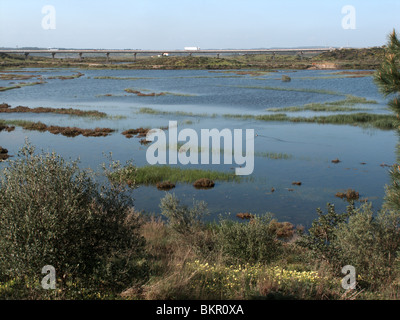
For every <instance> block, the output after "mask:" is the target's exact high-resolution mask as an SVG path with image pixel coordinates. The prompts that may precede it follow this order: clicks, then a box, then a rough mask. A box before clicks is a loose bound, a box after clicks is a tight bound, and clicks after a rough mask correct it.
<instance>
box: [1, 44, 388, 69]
mask: <svg viewBox="0 0 400 320" xmlns="http://www.w3.org/2000/svg"><path fill="white" fill-rule="evenodd" d="M383 54H384V48H380V47H377V48H368V49H336V50H333V51H330V52H324V53H320V54H307V53H305V54H304V55H299V54H276V55H273V54H244V55H231V56H221V57H219V58H218V57H211V56H201V55H198V56H197V55H193V56H167V57H166V56H153V57H151V56H143V57H138V59H136V60H135V59H134V58H133V57H117V56H116V57H110V59H109V61H108V62H107V60H106V59H105V58H104V57H84V58H83V59H82V60H80V59H79V58H78V57H76V58H75V57H68V58H55V59H53V58H51V57H43V56H32V57H29V58H28V59H25V57H24V56H22V55H18V54H0V70H7V69H15V68H69V67H75V68H77V67H78V68H81V69H124V70H126V69H128V70H228V69H255V70H288V69H292V70H307V69H311V70H344V69H353V70H375V69H376V68H377V67H378V66H379V65H380V63H381V61H382V58H383Z"/></svg>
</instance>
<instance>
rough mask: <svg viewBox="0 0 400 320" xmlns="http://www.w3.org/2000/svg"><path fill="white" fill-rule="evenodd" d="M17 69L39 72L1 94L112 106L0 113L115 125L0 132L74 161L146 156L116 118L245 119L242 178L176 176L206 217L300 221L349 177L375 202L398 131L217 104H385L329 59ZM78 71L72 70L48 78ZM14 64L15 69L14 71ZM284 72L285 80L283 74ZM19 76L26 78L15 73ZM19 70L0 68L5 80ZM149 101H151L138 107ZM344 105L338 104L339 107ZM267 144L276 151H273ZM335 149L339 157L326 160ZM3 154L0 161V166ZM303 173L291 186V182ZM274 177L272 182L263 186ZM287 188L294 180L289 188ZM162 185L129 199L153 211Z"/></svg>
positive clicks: (126, 124) (12, 149)
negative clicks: (251, 137) (293, 64)
mask: <svg viewBox="0 0 400 320" xmlns="http://www.w3.org/2000/svg"><path fill="white" fill-rule="evenodd" d="M23 71H26V73H25V74H34V75H38V76H39V75H40V76H42V77H43V79H44V80H45V81H46V83H44V84H41V85H35V86H27V87H22V88H19V89H13V90H9V91H4V92H0V97H1V101H0V102H5V103H8V104H10V105H11V106H12V107H16V106H19V105H22V106H28V107H31V108H34V107H53V108H77V109H81V110H98V111H101V112H105V113H107V114H108V115H109V116H110V117H107V118H105V119H93V118H82V117H73V116H68V115H57V114H30V113H10V114H0V118H1V119H23V120H30V121H41V122H43V123H45V124H47V125H60V126H76V127H80V128H96V127H108V128H112V129H115V130H117V131H116V132H115V133H113V134H112V135H110V136H108V137H82V136H78V137H75V138H68V137H64V136H61V135H53V134H50V133H48V132H44V133H41V132H35V131H26V130H23V129H21V128H19V127H17V128H16V130H15V131H13V132H10V133H6V132H1V133H0V146H2V147H4V148H7V149H8V150H9V154H11V155H16V153H17V152H18V150H19V149H20V148H21V146H22V145H23V144H24V141H25V139H26V138H28V139H29V141H30V142H31V143H32V144H33V145H35V146H36V147H37V148H38V149H43V150H45V151H53V150H54V151H56V152H57V153H59V154H61V155H62V156H64V157H65V158H68V159H69V158H70V159H77V158H80V160H81V166H82V167H83V168H87V167H90V168H92V169H93V170H95V171H100V170H101V169H100V166H101V164H102V163H104V162H107V161H108V160H107V158H106V156H105V155H106V154H109V153H110V152H111V153H112V158H113V159H114V160H119V161H121V163H125V162H126V161H133V163H134V164H136V165H138V166H142V165H146V164H147V162H146V149H147V147H146V146H143V145H141V144H140V143H139V139H137V138H133V139H127V138H126V137H125V136H124V135H122V134H121V133H122V131H124V130H126V129H132V128H138V127H149V128H160V127H165V126H168V123H169V121H172V120H173V121H177V122H178V130H181V129H184V128H192V129H195V130H196V131H197V132H200V130H201V129H212V128H217V129H219V130H222V129H224V128H229V129H254V130H255V133H256V137H255V164H254V172H253V174H252V175H251V176H249V177H247V178H246V179H244V180H243V181H242V182H241V183H235V182H218V181H217V183H216V185H215V187H214V188H213V189H211V190H197V189H195V188H193V186H192V185H188V184H179V183H178V184H177V186H176V188H175V189H173V191H171V192H174V193H175V194H176V195H177V196H178V197H179V198H180V199H181V201H182V202H183V203H186V204H189V205H190V204H191V203H192V202H193V200H204V201H205V202H207V203H208V208H209V210H210V212H211V216H210V217H211V218H216V217H218V215H219V214H226V213H231V214H232V215H233V217H234V216H235V215H236V214H237V213H239V212H250V213H253V214H265V213H267V212H270V213H272V214H273V215H274V216H275V217H276V218H277V219H278V220H280V221H290V222H292V223H294V224H302V225H304V226H308V225H309V224H310V223H311V221H312V220H313V219H315V217H316V216H317V215H316V209H317V208H322V209H325V207H326V204H327V203H333V204H335V206H336V207H337V208H338V209H339V210H343V209H344V208H345V207H346V205H347V202H346V201H344V200H341V199H339V198H337V197H335V194H336V193H337V192H343V191H345V190H347V189H349V188H351V189H354V190H356V191H358V192H359V193H360V198H362V199H365V198H368V199H369V201H370V202H372V204H373V207H374V208H375V209H379V208H380V206H381V204H382V199H383V196H384V187H385V185H386V184H387V183H388V182H389V176H388V173H387V171H388V168H387V167H384V166H381V164H383V163H385V164H392V163H394V162H395V161H396V144H397V142H398V137H397V135H396V133H395V132H393V131H383V130H377V129H365V128H360V127H354V126H347V125H328V124H324V125H322V124H313V123H287V122H266V121H259V120H254V119H247V120H246V119H243V118H228V117H226V116H224V115H226V114H231V115H233V114H239V115H261V114H269V113H271V112H269V111H266V109H267V108H283V107H289V106H303V105H305V104H308V103H324V102H328V101H338V100H342V99H344V98H345V95H353V96H357V97H364V98H367V99H368V100H375V101H377V103H376V104H365V105H357V106H355V107H362V108H367V109H368V110H367V111H365V112H372V113H388V112H389V111H387V109H386V108H387V107H386V101H385V100H384V99H383V98H382V96H381V95H380V94H379V92H378V89H377V87H376V86H375V84H374V82H373V80H372V77H371V76H366V77H360V78H354V77H346V76H343V75H337V72H338V71H326V70H306V71H279V72H270V73H260V74H257V75H250V74H237V73H235V72H224V71H220V72H215V71H213V72H210V71H207V70H196V71H193V70H179V71H178V70H176V71H175V70H168V71H167V70H78V69H62V70H60V69H25V70H23ZM77 72H81V73H83V74H84V75H83V76H82V77H79V78H75V79H69V80H61V79H49V78H50V77H55V76H61V75H63V76H69V75H72V74H76V73H77ZM12 73H18V71H13V72H12ZM282 74H285V75H288V76H290V77H291V79H292V80H291V82H282V81H281V76H282ZM24 81H25V82H30V81H35V80H24ZM10 82H15V83H18V82H19V80H13V81H10V80H0V86H4V87H6V86H10V85H11V84H10ZM127 88H131V89H133V90H137V91H141V92H143V93H150V92H155V93H160V92H166V93H167V94H165V95H161V96H148V97H144V96H137V95H136V94H132V93H128V92H126V91H124V89H127ZM141 108H151V109H152V111H153V113H152V114H149V113H142V112H141V111H140V110H141ZM341 113H342V112H341ZM287 114H288V115H289V116H313V115H325V114H333V113H332V112H310V111H302V112H296V113H290V112H287ZM267 154H281V155H284V156H283V157H278V159H273V158H271V157H268V156H267ZM336 158H339V159H340V160H341V162H340V163H337V164H334V163H332V162H331V160H333V159H336ZM4 165H6V164H5V163H2V164H0V166H4ZM193 167H199V168H202V169H213V170H221V171H228V172H232V167H236V165H235V164H234V165H196V166H193ZM293 181H301V182H302V185H301V186H293V185H292V182H293ZM272 188H274V189H275V191H274V192H271V189H272ZM290 189H293V190H290ZM164 195H165V192H164V191H159V190H157V189H156V188H155V187H147V186H141V187H139V188H138V189H135V190H134V191H133V192H132V196H133V197H134V198H135V205H136V207H137V210H140V211H146V212H153V213H158V212H159V207H158V205H159V201H160V198H161V197H163V196H164Z"/></svg>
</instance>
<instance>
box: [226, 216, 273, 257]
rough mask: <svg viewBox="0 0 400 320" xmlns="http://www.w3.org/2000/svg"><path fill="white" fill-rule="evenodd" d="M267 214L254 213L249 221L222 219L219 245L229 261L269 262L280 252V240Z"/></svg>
mask: <svg viewBox="0 0 400 320" xmlns="http://www.w3.org/2000/svg"><path fill="white" fill-rule="evenodd" d="M270 222H271V218H270V217H269V216H262V217H260V216H257V215H255V216H254V217H253V218H252V219H251V220H250V222H234V221H231V220H222V221H221V224H220V228H219V233H218V241H219V247H220V248H221V251H222V253H223V255H224V258H225V259H226V260H227V261H228V262H229V263H236V262H239V263H256V262H269V261H271V260H272V259H274V258H276V257H277V256H278V255H279V253H280V242H279V241H278V239H277V237H276V233H275V230H273V229H272V228H271V227H270Z"/></svg>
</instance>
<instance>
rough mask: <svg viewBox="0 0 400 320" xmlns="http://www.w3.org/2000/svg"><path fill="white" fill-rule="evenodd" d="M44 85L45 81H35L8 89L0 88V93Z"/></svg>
mask: <svg viewBox="0 0 400 320" xmlns="http://www.w3.org/2000/svg"><path fill="white" fill-rule="evenodd" d="M44 83H46V82H45V81H36V82H28V83H19V84H16V85H14V86H10V87H0V92H1V91H7V90H13V89H20V88H22V87H29V86H35V85H38V84H44Z"/></svg>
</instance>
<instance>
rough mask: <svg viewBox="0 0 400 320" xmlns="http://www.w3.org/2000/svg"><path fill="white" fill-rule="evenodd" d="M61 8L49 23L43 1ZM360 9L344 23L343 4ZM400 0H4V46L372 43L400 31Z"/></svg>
mask: <svg viewBox="0 0 400 320" xmlns="http://www.w3.org/2000/svg"><path fill="white" fill-rule="evenodd" d="M45 5H52V6H54V8H55V12H56V16H55V19H56V20H55V21H56V28H55V29H54V30H45V29H43V28H42V20H43V18H44V17H45V14H43V13H42V8H43V6H45ZM345 5H352V6H353V7H354V8H355V10H356V29H343V27H342V19H343V18H344V17H345V15H344V14H342V8H343V6H345ZM399 16H400V1H399V0H379V1H378V0H328V1H323V0H305V1H300V0H274V1H271V0H134V1H129V0H113V1H105V0H97V1H92V0H80V1H77V0H46V1H43V0H0V47H14V48H15V47H16V46H18V47H23V46H38V47H55V48H58V47H67V48H107V49H112V48H113V49H128V48H130V49H155V50H158V49H166V50H172V49H183V47H185V46H198V47H200V48H202V49H225V48H237V49H249V48H271V47H299V46H332V47H344V46H351V47H369V46H381V45H383V44H385V43H386V39H387V34H388V33H389V32H391V31H392V30H393V28H395V29H397V30H399V31H400V18H399Z"/></svg>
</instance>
